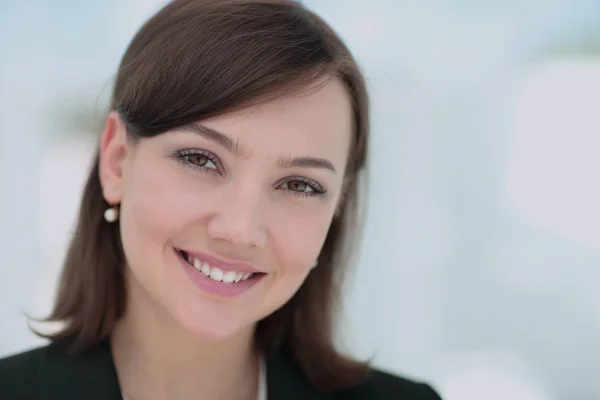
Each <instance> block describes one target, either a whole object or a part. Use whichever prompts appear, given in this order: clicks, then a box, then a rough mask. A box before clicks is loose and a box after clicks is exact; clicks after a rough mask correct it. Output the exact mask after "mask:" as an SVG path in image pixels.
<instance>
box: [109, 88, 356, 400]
mask: <svg viewBox="0 0 600 400" xmlns="http://www.w3.org/2000/svg"><path fill="white" fill-rule="evenodd" d="M198 124H201V126H204V127H207V128H210V129H212V130H214V131H217V132H219V133H221V134H223V135H226V136H227V137H228V138H229V139H230V141H231V143H233V144H235V146H236V149H227V148H226V147H225V146H223V145H222V144H221V143H217V142H216V141H213V140H210V139H209V138H207V137H206V136H205V135H202V134H199V133H198V132H196V131H195V130H194V129H192V128H183V129H177V130H174V131H170V132H167V133H165V134H161V135H157V136H155V137H152V138H147V139H141V140H139V141H138V142H136V143H133V142H132V141H131V140H130V139H128V138H127V134H126V132H125V128H124V125H123V123H122V122H121V121H120V119H119V116H118V114H117V113H115V112H112V113H110V114H109V116H108V118H107V121H106V128H105V130H104V132H103V136H102V141H101V145H100V180H101V183H102V188H103V194H104V197H105V199H106V201H107V202H108V203H110V204H114V205H116V204H120V216H119V221H118V222H117V223H119V224H120V230H121V235H122V241H123V247H124V251H125V257H126V262H127V265H126V268H125V271H126V285H127V293H128V303H127V310H126V313H125V316H124V317H123V318H122V320H121V321H120V323H119V325H118V326H117V328H116V329H115V331H114V333H113V337H112V346H113V354H114V358H115V365H116V368H117V373H118V376H119V380H120V383H121V387H122V389H123V390H124V392H125V395H126V397H127V398H128V400H134V399H137V398H143V399H188V398H190V399H191V398H196V399H197V398H205V399H254V398H255V396H256V388H257V373H258V372H257V371H258V362H257V360H258V354H256V351H255V349H254V348H253V341H252V338H253V332H254V328H255V326H256V323H257V322H258V321H260V320H261V319H263V318H264V317H266V316H268V315H269V314H271V313H272V312H274V311H275V310H277V309H278V308H280V307H281V306H283V305H284V304H285V303H286V302H287V301H288V300H289V299H290V298H291V297H292V296H293V295H294V293H295V292H296V291H297V289H298V288H299V287H300V285H301V284H302V283H303V282H304V280H305V278H306V276H307V275H308V274H309V273H310V271H311V266H312V265H313V262H314V260H315V259H316V258H317V257H318V254H319V251H320V249H321V247H322V245H323V242H324V240H325V237H326V235H327V231H328V228H329V226H330V223H331V221H332V218H333V216H334V213H335V211H336V207H337V205H338V204H339V201H340V197H341V195H342V187H343V182H344V173H345V170H344V168H345V165H346V160H347V158H348V152H349V146H350V138H351V133H352V129H353V128H352V113H351V106H350V100H349V96H348V93H347V91H346V89H345V88H344V86H343V85H342V83H341V82H340V81H338V80H337V79H330V80H328V81H326V82H325V83H324V84H323V85H321V86H319V87H318V88H315V89H312V90H309V91H304V92H302V93H301V94H296V95H294V96H290V97H286V98H282V99H278V100H275V101H272V102H270V103H267V104H263V105H260V106H253V107H250V108H246V109H244V110H241V111H236V112H232V113H228V114H225V115H222V116H219V117H215V118H211V119H208V120H203V121H198ZM230 150H234V151H230ZM297 157H300V158H302V157H311V158H318V159H320V160H326V161H327V162H328V163H329V164H330V167H331V169H334V170H335V171H332V170H331V169H330V168H327V167H324V166H322V165H312V164H311V165H304V166H289V165H287V166H284V165H282V164H284V163H285V161H287V160H290V159H294V158H297ZM313 164H314V163H313ZM307 179H308V180H310V182H309V183H308V184H307V183H306V182H305V181H306V180H307ZM315 182H316V183H317V184H316V185H315V184H314V183H315ZM321 191H324V193H319V192H321ZM174 247H175V248H184V249H188V250H191V251H199V252H203V253H209V254H211V255H215V256H217V257H219V258H223V259H226V260H232V261H242V262H245V263H247V264H251V265H253V266H255V267H256V268H258V269H260V270H261V271H264V272H265V273H266V275H265V276H264V277H263V278H262V279H261V280H260V282H258V283H257V284H256V285H255V286H254V287H252V288H251V289H250V290H249V291H247V292H245V293H243V294H241V295H239V296H237V297H232V298H224V297H219V296H215V295H211V294H209V293H207V292H204V291H203V290H201V289H199V288H198V287H197V286H195V285H194V284H193V283H192V282H191V281H190V279H189V277H188V276H187V275H186V274H185V273H184V270H183V267H182V266H181V264H180V262H179V261H178V259H177V258H176V255H175V253H174V250H173V248H174Z"/></svg>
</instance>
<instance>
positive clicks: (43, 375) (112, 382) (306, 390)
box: [36, 340, 332, 400]
mask: <svg viewBox="0 0 600 400" xmlns="http://www.w3.org/2000/svg"><path fill="white" fill-rule="evenodd" d="M39 368H40V369H39V371H38V378H39V385H38V393H37V397H36V398H39V399H43V400H50V399H56V398H60V399H61V400H80V399H86V400H121V399H122V397H121V389H120V387H119V382H118V379H117V373H116V370H115V365H114V361H113V357H112V352H111V349H110V343H109V341H108V340H106V341H104V342H102V343H101V344H100V345H99V346H97V347H96V348H94V349H92V350H89V351H87V352H85V353H83V354H81V355H78V356H70V355H67V354H66V352H65V348H64V347H63V346H61V345H58V344H51V345H50V346H49V347H48V351H47V352H46V353H45V355H44V357H43V359H42V362H41V363H40V367H39ZM266 369H267V398H268V400H306V399H311V400H331V399H332V396H331V395H329V394H324V393H321V392H318V391H317V390H316V389H315V388H314V387H313V386H312V385H311V384H310V383H309V382H308V381H307V380H306V379H305V378H304V376H303V375H302V373H301V372H300V370H299V369H298V367H297V366H296V364H295V363H294V362H293V361H292V360H291V358H289V357H287V356H285V355H284V354H283V353H280V354H275V355H273V356H270V357H268V358H267V359H266Z"/></svg>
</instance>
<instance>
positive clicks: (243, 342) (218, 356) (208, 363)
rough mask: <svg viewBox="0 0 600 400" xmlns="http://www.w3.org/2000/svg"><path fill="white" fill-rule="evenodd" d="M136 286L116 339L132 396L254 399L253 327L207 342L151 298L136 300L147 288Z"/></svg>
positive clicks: (124, 383)
mask: <svg viewBox="0 0 600 400" xmlns="http://www.w3.org/2000/svg"><path fill="white" fill-rule="evenodd" d="M130 287H131V285H130ZM131 289H132V290H129V291H128V292H129V293H130V295H129V296H128V297H130V298H128V307H127V311H126V313H125V315H124V316H123V317H122V319H121V320H120V322H119V324H118V325H117V326H116V328H115V330H114V331H113V334H112V337H111V346H112V352H113V356H114V360H115V367H116V370H117V375H118V378H119V382H120V385H121V389H122V391H123V393H124V396H125V397H126V398H127V400H137V399H149V400H150V399H151V400H155V399H156V400H163V399H169V400H187V399H198V398H202V399H211V400H213V399H214V400H220V399H228V400H229V399H235V400H238V399H239V400H253V399H255V397H256V393H257V390H258V374H259V357H258V355H257V353H256V351H255V349H254V346H253V336H254V332H253V329H251V330H248V331H247V332H243V333H241V334H239V335H237V336H236V337H234V338H228V339H225V340H221V341H209V340H205V339H203V338H199V337H197V336H194V335H192V334H191V333H190V332H188V331H185V330H184V329H183V327H181V326H180V325H179V324H177V323H176V322H175V321H174V320H173V319H172V318H171V317H170V316H169V315H166V313H165V312H161V311H159V310H157V308H158V307H156V306H152V300H150V299H142V298H139V297H138V298H136V299H133V298H131V297H133V296H134V295H139V294H140V293H139V292H141V291H142V289H141V288H139V287H138V288H135V289H134V288H131ZM136 292H138V293H136Z"/></svg>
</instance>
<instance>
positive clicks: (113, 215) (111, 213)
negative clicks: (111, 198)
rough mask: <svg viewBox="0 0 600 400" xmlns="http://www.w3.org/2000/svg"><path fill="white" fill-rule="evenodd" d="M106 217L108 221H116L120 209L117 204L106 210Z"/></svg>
mask: <svg viewBox="0 0 600 400" xmlns="http://www.w3.org/2000/svg"><path fill="white" fill-rule="evenodd" d="M104 219H105V220H106V222H110V223H113V222H115V221H116V220H118V219H119V209H118V208H117V207H116V206H115V207H111V208H107V209H106V211H104Z"/></svg>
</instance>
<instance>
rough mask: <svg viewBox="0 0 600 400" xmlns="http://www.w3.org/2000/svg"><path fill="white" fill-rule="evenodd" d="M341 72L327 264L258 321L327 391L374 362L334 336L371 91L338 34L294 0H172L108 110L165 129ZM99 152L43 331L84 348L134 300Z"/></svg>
mask: <svg viewBox="0 0 600 400" xmlns="http://www.w3.org/2000/svg"><path fill="white" fill-rule="evenodd" d="M324 79H339V80H340V81H341V82H342V83H343V84H344V86H345V87H346V89H347V90H348V94H349V97H350V99H351V104H352V109H353V119H354V121H353V132H352V135H353V138H352V145H351V149H350V154H349V157H348V164H347V168H346V176H345V187H344V195H343V196H342V198H341V200H340V204H339V207H338V212H337V213H336V216H335V217H334V219H333V221H332V223H331V226H330V228H329V231H328V233H327V237H326V239H325V243H324V246H323V248H322V252H321V253H320V255H319V265H318V267H317V268H315V269H314V270H313V271H312V272H311V273H310V274H309V275H308V277H307V279H306V281H305V282H304V283H303V284H302V286H301V287H300V289H299V290H298V291H297V292H296V293H295V295H294V296H293V297H292V298H291V300H290V301H289V302H287V303H286V304H285V305H284V306H283V307H282V308H280V309H279V310H277V311H275V312H274V313H273V314H271V315H269V316H268V317H266V318H265V319H264V320H262V321H260V322H259V323H258V326H257V329H256V343H257V345H258V346H259V348H260V349H261V350H262V351H263V352H265V353H267V354H271V353H273V352H286V353H288V354H289V355H291V356H292V357H293V359H294V360H295V361H296V362H297V364H298V366H299V368H300V369H301V370H302V372H303V373H304V375H305V376H306V377H307V378H308V379H309V381H310V382H311V383H312V384H313V385H314V386H315V387H317V388H319V389H321V390H323V391H332V390H339V389H343V388H347V387H350V386H352V385H354V384H356V383H358V381H359V380H360V379H362V378H363V377H364V376H365V373H366V371H367V369H368V368H367V365H366V364H365V363H361V362H356V361H353V360H351V359H350V358H347V357H346V356H344V355H342V354H341V353H340V352H339V350H337V349H336V346H335V343H334V342H335V335H334V326H335V320H336V316H338V315H339V313H340V311H341V309H340V302H341V284H342V283H343V281H344V276H345V272H346V270H347V269H348V268H349V265H350V256H351V250H352V249H354V248H356V246H357V244H358V238H359V234H360V230H361V214H362V213H361V211H362V210H361V209H359V201H358V200H359V198H358V197H359V187H360V186H361V183H360V182H361V181H362V179H361V178H360V177H361V176H363V173H362V172H363V170H364V169H365V164H366V157H367V139H368V133H369V107H368V96H367V91H366V88H365V82H364V78H363V75H362V73H361V71H360V69H359V67H358V66H357V64H356V62H355V60H354V58H353V56H352V55H351V53H350V51H349V50H348V48H347V47H346V45H345V44H344V43H343V42H342V40H341V39H340V38H339V37H338V35H337V34H336V33H335V32H334V31H333V30H332V29H331V28H330V27H329V26H328V25H327V23H325V22H324V21H323V20H322V19H321V18H320V17H318V16H317V15H315V14H314V13H313V12H311V11H309V10H307V9H306V8H305V7H304V6H303V5H301V4H299V3H298V2H295V1H291V0H175V1H173V2H171V3H169V4H167V5H166V6H165V7H164V8H163V9H162V10H160V11H159V12H158V13H157V14H155V15H154V16H153V17H152V18H151V19H149V20H148V21H147V22H146V23H145V24H144V25H143V26H142V27H141V29H140V30H139V31H138V33H137V34H136V35H135V37H134V38H133V40H132V41H131V43H130V44H129V47H128V48H127V50H126V52H125V54H124V56H123V59H122V61H121V63H120V65H119V69H118V73H117V76H116V81H115V85H114V91H113V94H112V101H111V105H110V109H111V110H116V111H118V113H119V115H120V117H121V119H122V120H123V122H124V123H125V126H126V128H127V132H128V136H129V137H130V138H131V139H132V140H134V141H135V140H143V138H147V137H152V136H155V135H159V134H162V133H164V132H166V131H169V130H171V129H174V128H178V127H181V126H183V125H186V124H189V123H193V122H197V121H200V120H203V119H205V118H209V117H213V116H217V115H221V114H225V113H228V112H231V111H233V110H237V109H242V108H244V107H248V106H251V105H254V104H257V103H261V102H267V101H270V100H273V99H275V98H278V97H282V96H286V95H289V94H292V93H293V92H295V91H299V90H303V89H304V88H306V87H309V86H310V85H314V84H315V83H318V82H321V81H323V80H324ZM107 207H109V205H108V204H107V203H106V201H105V200H104V198H103V195H102V188H101V185H100V179H99V171H98V155H96V159H95V162H94V164H93V166H92V168H91V171H90V174H89V177H88V179H87V183H86V185H85V188H84V191H83V196H82V200H81V204H80V209H79V217H78V221H77V224H76V227H75V233H74V236H73V238H72V240H71V243H70V246H69V249H68V253H67V255H66V259H65V262H64V266H63V271H62V275H61V279H60V282H59V289H58V297H57V300H56V303H55V306H54V308H53V311H52V313H51V315H50V316H49V318H48V321H59V322H61V323H63V324H64V325H62V326H63V328H62V329H61V330H60V331H59V332H57V333H54V334H52V335H47V336H46V337H48V338H50V339H51V340H54V341H67V342H68V343H69V344H70V350H71V352H73V353H75V354H76V353H80V352H83V351H85V350H87V349H90V348H92V347H94V346H96V345H98V344H99V343H100V342H102V341H103V340H106V339H107V338H108V337H109V336H110V334H111V332H112V331H113V329H114V327H115V324H116V323H117V321H118V320H119V318H120V317H121V316H122V315H123V313H124V310H125V307H126V294H125V291H126V286H125V281H124V268H125V266H126V262H125V256H124V252H123V248H122V244H121V237H120V233H119V227H118V224H109V223H107V222H106V221H105V220H104V219H103V213H104V210H105V209H106V208H107Z"/></svg>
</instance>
